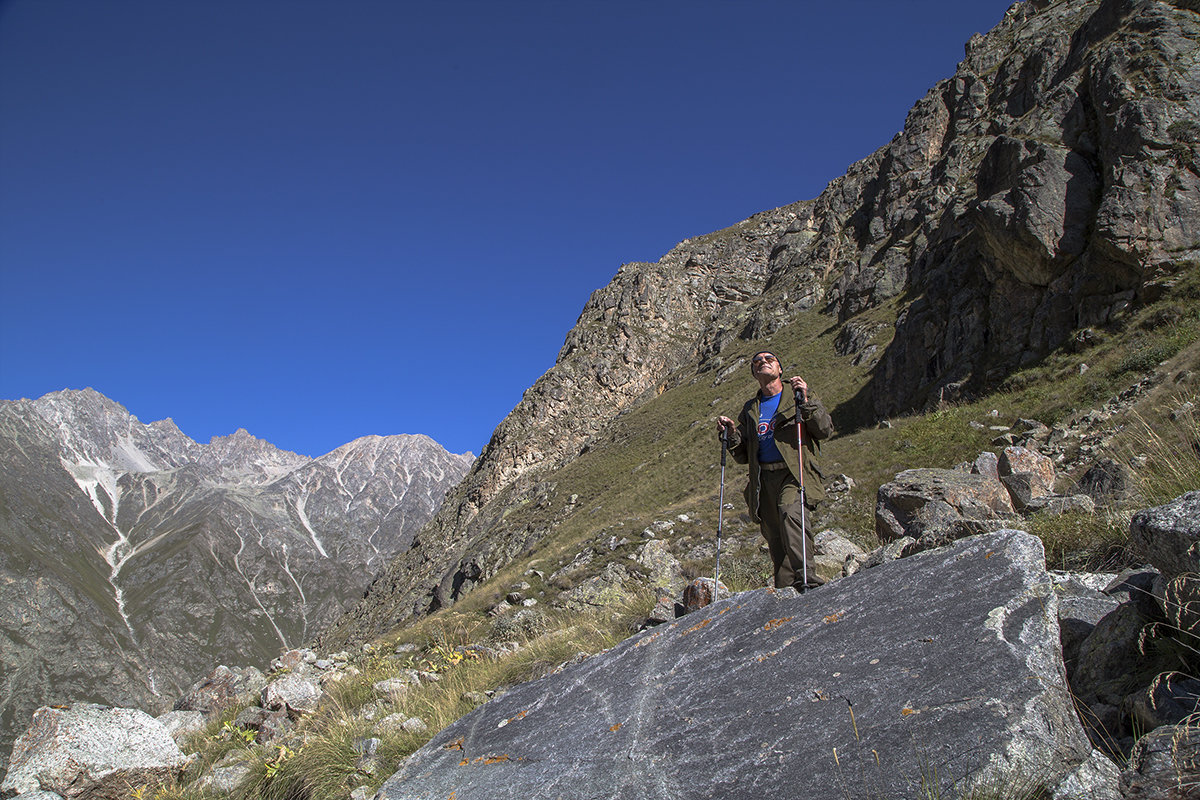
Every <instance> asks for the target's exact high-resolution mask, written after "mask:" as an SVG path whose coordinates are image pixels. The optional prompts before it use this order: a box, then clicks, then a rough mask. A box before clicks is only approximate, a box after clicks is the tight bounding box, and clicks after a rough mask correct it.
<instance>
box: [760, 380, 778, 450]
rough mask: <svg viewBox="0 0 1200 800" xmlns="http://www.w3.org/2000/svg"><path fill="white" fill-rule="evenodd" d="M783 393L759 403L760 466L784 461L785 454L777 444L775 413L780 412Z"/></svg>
mask: <svg viewBox="0 0 1200 800" xmlns="http://www.w3.org/2000/svg"><path fill="white" fill-rule="evenodd" d="M781 397H783V392H780V393H779V394H777V395H775V396H773V397H765V398H763V399H762V400H760V401H759V403H758V461H759V463H760V464H770V463H771V462H774V461H783V453H781V452H779V447H777V446H776V444H775V412H777V411H778V410H779V398H781Z"/></svg>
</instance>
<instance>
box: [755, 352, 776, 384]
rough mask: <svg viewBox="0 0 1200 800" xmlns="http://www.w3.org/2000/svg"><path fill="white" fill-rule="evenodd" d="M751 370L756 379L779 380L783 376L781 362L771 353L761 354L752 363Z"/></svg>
mask: <svg viewBox="0 0 1200 800" xmlns="http://www.w3.org/2000/svg"><path fill="white" fill-rule="evenodd" d="M750 370H751V371H752V372H753V373H754V377H756V378H758V377H767V378H777V377H779V376H780V375H782V374H783V371H782V367H780V366H779V360H778V359H777V358H775V356H773V355H771V354H770V353H759V354H758V355H756V356H755V357H754V359H753V360H752V361H751V362H750Z"/></svg>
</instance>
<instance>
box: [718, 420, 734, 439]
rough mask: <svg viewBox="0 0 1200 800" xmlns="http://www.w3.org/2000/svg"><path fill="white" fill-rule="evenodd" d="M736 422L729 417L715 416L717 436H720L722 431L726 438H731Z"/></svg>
mask: <svg viewBox="0 0 1200 800" xmlns="http://www.w3.org/2000/svg"><path fill="white" fill-rule="evenodd" d="M735 427H736V424H735V423H734V421H733V420H731V419H730V418H729V417H717V438H718V439H720V438H721V434H722V433H724V435H725V438H726V439H732V438H733V431H734V428H735Z"/></svg>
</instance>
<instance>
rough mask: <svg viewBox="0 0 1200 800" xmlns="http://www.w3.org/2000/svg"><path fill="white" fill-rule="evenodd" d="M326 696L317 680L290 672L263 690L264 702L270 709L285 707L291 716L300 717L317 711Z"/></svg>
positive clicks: (264, 705)
mask: <svg viewBox="0 0 1200 800" xmlns="http://www.w3.org/2000/svg"><path fill="white" fill-rule="evenodd" d="M324 696H325V692H324V691H323V690H322V689H321V687H320V685H318V683H317V682H316V680H312V679H309V678H306V677H305V676H303V675H297V674H289V675H284V676H283V677H281V678H278V679H276V680H274V681H271V683H269V684H267V686H266V688H264V689H263V690H262V704H263V707H264V708H267V709H269V710H276V709H283V710H285V711H287V714H288V716H289V717H291V718H292V719H298V718H299V717H302V716H307V715H308V714H312V713H314V712H316V710H317V706H318V704H319V703H320V702H321V698H322V697H324Z"/></svg>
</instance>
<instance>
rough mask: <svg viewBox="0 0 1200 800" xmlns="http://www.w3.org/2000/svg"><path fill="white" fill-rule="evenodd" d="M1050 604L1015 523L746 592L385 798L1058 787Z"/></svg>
mask: <svg viewBox="0 0 1200 800" xmlns="http://www.w3.org/2000/svg"><path fill="white" fill-rule="evenodd" d="M932 585H937V586H938V587H939V591H937V592H936V593H932V594H931V593H929V592H924V591H921V590H920V587H922V586H932ZM1055 605H1056V601H1055V598H1054V593H1053V592H1052V591H1050V590H1049V580H1048V576H1047V574H1046V572H1045V569H1044V566H1043V553H1042V548H1041V543H1040V542H1039V541H1038V540H1037V539H1035V538H1033V537H1031V536H1028V535H1027V534H1023V533H1020V532H1016V531H1005V532H1000V533H996V534H992V535H988V536H980V537H972V538H970V539H967V540H962V541H960V542H958V543H956V544H955V545H953V546H951V547H949V548H946V549H944V550H936V551H929V552H926V553H922V554H920V555H917V556H914V557H911V558H908V559H903V560H900V561H895V562H891V563H889V564H886V565H884V566H881V567H878V568H876V569H872V570H866V571H864V572H862V573H859V574H857V575H854V576H852V577H850V578H846V579H844V580H841V581H838V582H835V583H832V584H829V585H827V586H825V587H822V588H820V589H817V590H815V591H812V592H808V593H806V594H805V595H803V596H798V595H796V594H795V593H794V592H792V591H791V590H782V591H777V590H766V589H764V590H758V591H754V592H746V593H742V594H739V595H735V596H734V597H732V598H730V599H727V600H722V601H718V602H717V603H715V604H712V605H709V606H706V607H704V608H703V609H701V610H699V611H697V612H695V613H692V614H690V615H688V616H686V617H683V618H682V619H679V620H677V621H676V622H674V623H672V624H670V625H663V626H659V627H656V628H652V629H650V630H648V631H646V632H644V633H642V634H640V635H638V636H635V637H633V638H632V639H629V640H627V641H625V642H623V643H622V644H620V645H618V646H617V647H616V648H614V649H613V650H611V651H609V652H607V653H605V654H602V655H599V656H595V657H593V658H590V659H588V660H586V661H584V662H583V663H581V664H579V665H577V666H574V667H568V668H567V669H565V670H563V671H562V672H560V673H558V674H555V675H551V676H549V677H547V678H544V679H542V680H540V681H536V682H534V683H530V684H524V685H522V686H519V687H517V688H516V689H514V690H512V691H510V692H509V693H507V694H505V695H504V696H503V697H501V698H497V699H496V700H493V701H492V702H490V703H488V704H486V705H484V706H482V707H480V708H478V709H476V710H475V711H474V712H472V713H471V714H469V715H467V716H466V717H464V718H462V719H461V720H459V721H458V722H456V723H454V724H453V725H451V726H449V727H448V728H446V729H444V730H443V731H442V732H441V733H439V734H438V735H437V736H436V737H435V738H434V739H433V740H432V741H431V742H430V743H429V744H428V745H426V746H425V747H424V748H422V749H421V750H420V751H418V752H417V753H416V754H414V755H413V756H412V757H411V758H409V759H408V760H407V761H406V762H405V763H404V764H403V765H402V767H401V769H400V771H399V772H397V773H396V775H394V776H393V777H392V778H391V779H390V780H388V781H387V783H385V784H384V787H383V789H382V792H381V797H382V798H387V800H399V798H406V799H408V798H435V797H436V798H444V797H449V796H454V797H457V798H461V800H472V798H485V797H486V798H504V797H512V798H519V797H534V796H537V797H547V796H552V797H563V798H591V797H621V798H626V797H628V798H643V797H667V796H670V797H674V796H685V795H686V796H697V797H721V798H750V797H762V796H764V795H767V794H770V793H773V792H777V791H778V790H779V787H780V785H781V781H782V782H784V783H786V785H787V786H788V787H789V788H788V794H789V795H790V796H804V797H807V796H817V795H825V794H830V795H836V796H842V795H844V796H851V797H858V796H862V797H866V796H880V797H883V796H886V797H895V798H901V797H912V798H917V797H927V796H930V794H931V793H938V794H939V796H959V794H960V793H961V792H963V791H965V790H967V789H969V788H970V787H971V786H977V785H978V786H989V787H1006V786H1007V787H1021V788H1024V789H1031V788H1036V787H1038V786H1041V787H1046V788H1053V787H1055V786H1057V785H1058V784H1059V782H1060V781H1061V780H1062V779H1063V778H1064V777H1065V776H1066V775H1067V774H1068V773H1069V772H1070V771H1072V770H1073V769H1075V767H1077V766H1078V765H1079V764H1081V763H1083V762H1085V761H1086V760H1087V759H1088V758H1089V757H1090V755H1091V746H1090V745H1089V744H1088V741H1087V739H1086V737H1085V735H1084V733H1083V730H1082V728H1081V727H1080V724H1079V721H1078V719H1077V718H1076V716H1075V713H1074V710H1073V709H1072V706H1071V701H1070V697H1069V694H1068V692H1067V689H1066V685H1065V679H1064V676H1063V673H1062V664H1061V660H1060V656H1059V649H1058V625H1057V619H1056V615H1055ZM967 741H970V742H971V746H970V747H963V746H962V745H963V743H964V742H967ZM914 743H917V744H916V745H915V746H914ZM876 755H878V758H879V760H878V761H876ZM922 765H925V766H924V767H923V766H922ZM930 765H937V769H932V768H930ZM922 782H924V783H925V786H924V787H922ZM995 796H1006V795H1004V794H1003V793H1002V792H1001V793H1000V794H996V795H995Z"/></svg>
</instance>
